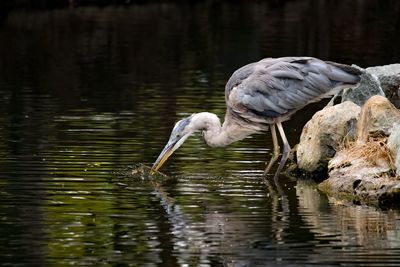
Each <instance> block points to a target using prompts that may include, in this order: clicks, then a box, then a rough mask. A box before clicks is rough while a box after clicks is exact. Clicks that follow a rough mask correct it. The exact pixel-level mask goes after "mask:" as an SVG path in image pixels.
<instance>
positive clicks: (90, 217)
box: [0, 0, 400, 267]
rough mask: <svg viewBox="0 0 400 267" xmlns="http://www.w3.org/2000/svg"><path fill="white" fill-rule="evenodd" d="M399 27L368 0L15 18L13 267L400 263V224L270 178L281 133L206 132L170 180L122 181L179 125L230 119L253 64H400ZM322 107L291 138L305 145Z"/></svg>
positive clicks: (9, 212)
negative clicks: (200, 118)
mask: <svg viewBox="0 0 400 267" xmlns="http://www.w3.org/2000/svg"><path fill="white" fill-rule="evenodd" d="M399 13H400V4H399V2H398V1H384V2H382V1H372V0H370V1H350V0H347V1H313V0H309V1H269V2H261V1H259V2H244V1H243V2H241V1H237V2H236V1H234V3H229V2H222V1H221V2H219V1H205V2H192V3H191V4H186V5H183V4H181V5H176V4H173V3H158V4H157V3H153V4H145V3H141V4H138V5H126V6H103V7H96V6H80V7H77V8H75V9H73V8H68V7H65V8H59V9H50V10H48V9H15V10H13V11H10V12H2V13H1V14H2V15H1V20H0V137H1V138H0V225H1V226H0V262H1V263H2V266H69V265H79V266H235V267H236V266H382V265H384V266H399V265H400V212H399V211H398V210H384V211H383V210H378V209H374V208H368V207H359V206H352V205H343V204H340V203H336V202H335V201H332V200H330V199H328V198H327V196H325V195H323V194H321V193H320V192H319V191H317V190H316V189H315V186H314V185H313V184H311V183H307V182H301V181H300V182H296V181H294V180H292V179H289V178H287V177H285V176H284V175H282V176H281V177H280V178H281V179H280V181H281V182H280V184H279V185H280V188H281V190H282V192H283V194H282V195H280V194H279V193H278V190H277V188H276V186H275V185H274V184H273V183H271V184H270V183H268V182H267V183H265V182H264V181H263V179H262V171H263V169H264V166H265V165H264V162H265V161H266V159H268V158H269V157H270V155H271V148H272V143H271V138H270V135H269V134H266V135H257V136H253V137H251V138H248V139H245V140H243V141H241V142H238V143H236V144H233V145H232V146H229V147H227V148H219V149H211V148H208V147H206V145H205V144H204V142H203V140H202V138H201V134H198V135H196V136H194V137H192V138H191V139H189V140H188V141H187V142H186V143H185V144H184V146H183V147H182V148H181V149H180V150H178V151H177V152H176V153H175V154H174V155H173V156H172V157H171V158H170V160H168V162H167V163H166V164H165V166H163V168H162V169H161V171H162V172H164V173H165V174H167V175H168V176H169V177H170V178H169V179H166V180H165V181H161V182H159V183H156V182H152V181H149V180H146V179H140V178H138V177H129V176H125V175H123V174H124V173H125V172H126V171H129V168H132V166H135V165H136V164H139V163H144V164H146V165H151V164H152V162H154V160H155V159H156V158H157V156H158V154H159V153H160V151H161V149H162V148H163V146H164V145H165V142H166V141H167V140H168V137H169V133H170V130H171V128H172V126H173V124H174V122H176V121H177V120H179V119H180V118H182V117H184V116H186V115H189V114H191V113H193V112H199V111H203V110H208V111H211V112H214V113H216V114H218V115H219V116H221V117H222V116H223V114H224V112H225V103H224V85H225V83H226V81H227V79H228V78H229V76H230V75H231V74H232V72H233V71H234V70H235V69H237V68H238V67H240V66H242V65H244V64H247V63H249V62H252V61H256V60H259V59H261V58H264V57H278V56H286V55H310V56H316V57H320V58H323V59H327V60H333V61H339V62H343V63H348V64H352V63H354V64H357V65H360V66H363V67H367V66H374V65H382V64H390V63H394V62H400V47H399V46H398V44H399V43H400V20H399V16H398V14H399ZM319 108H321V105H318V104H317V105H313V106H311V107H309V108H306V109H305V110H303V111H301V112H298V114H297V115H296V116H295V117H294V118H293V119H292V120H291V121H290V122H287V123H285V124H284V127H285V129H286V132H287V135H288V138H289V141H290V143H291V144H292V146H293V145H295V144H296V143H297V141H298V139H299V135H300V132H301V129H302V126H303V125H304V123H305V122H306V121H307V120H308V119H309V118H310V117H311V116H312V115H313V113H314V112H316V110H318V109H319ZM274 170H275V169H274ZM274 170H273V171H274Z"/></svg>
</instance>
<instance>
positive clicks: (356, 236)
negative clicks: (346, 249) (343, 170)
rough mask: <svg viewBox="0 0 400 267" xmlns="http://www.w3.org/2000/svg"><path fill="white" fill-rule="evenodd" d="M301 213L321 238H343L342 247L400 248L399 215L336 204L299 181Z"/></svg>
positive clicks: (394, 211) (341, 239) (368, 208)
mask: <svg viewBox="0 0 400 267" xmlns="http://www.w3.org/2000/svg"><path fill="white" fill-rule="evenodd" d="M296 193H297V196H298V198H299V209H300V210H301V213H302V215H303V218H304V220H305V221H307V223H308V224H310V225H311V229H312V231H313V232H314V233H316V234H318V235H319V237H320V238H323V237H332V236H340V238H339V239H338V240H337V242H339V243H342V244H343V245H352V246H354V245H358V246H363V247H365V248H377V249H384V248H398V247H399V246H400V231H399V230H400V214H399V212H398V211H396V210H388V211H380V210H376V209H373V208H370V207H360V206H353V205H345V204H343V203H337V202H336V201H335V200H333V199H329V200H328V199H327V198H326V197H325V196H323V195H321V193H319V191H318V190H317V189H316V187H315V186H313V185H312V184H308V183H307V182H304V181H299V182H298V184H297V188H296Z"/></svg>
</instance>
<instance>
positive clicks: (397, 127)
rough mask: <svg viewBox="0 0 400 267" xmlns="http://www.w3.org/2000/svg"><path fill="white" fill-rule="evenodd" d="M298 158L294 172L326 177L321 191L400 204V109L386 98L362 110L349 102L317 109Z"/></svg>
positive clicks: (374, 203)
mask: <svg viewBox="0 0 400 267" xmlns="http://www.w3.org/2000/svg"><path fill="white" fill-rule="evenodd" d="M296 156H297V157H296V158H295V160H296V161H297V165H296V167H295V168H292V169H291V174H295V175H298V174H301V176H303V177H310V178H313V179H314V180H316V181H317V182H321V181H322V182H321V183H320V184H319V185H318V189H319V190H321V191H323V192H324V193H326V194H328V195H329V196H331V197H334V198H338V199H340V200H345V201H349V202H352V203H354V204H358V205H372V206H378V207H382V208H383V207H391V206H397V207H400V175H399V174H400V110H398V109H397V108H396V107H395V106H394V105H393V104H392V103H390V101H389V100H388V99H387V98H385V97H383V96H372V97H370V98H369V99H368V100H367V102H366V103H365V104H364V105H363V106H362V107H361V108H360V107H359V106H357V105H356V104H354V103H352V102H349V101H348V102H344V103H341V104H339V105H336V106H333V107H328V108H325V109H323V110H321V111H319V112H317V113H316V114H315V115H314V116H313V118H312V119H311V120H310V121H309V122H308V123H307V124H306V126H305V127H304V129H303V132H302V135H301V138H300V143H299V144H298V146H297V151H296ZM318 175H319V177H318ZM321 175H323V177H321ZM316 177H317V179H315V178H316Z"/></svg>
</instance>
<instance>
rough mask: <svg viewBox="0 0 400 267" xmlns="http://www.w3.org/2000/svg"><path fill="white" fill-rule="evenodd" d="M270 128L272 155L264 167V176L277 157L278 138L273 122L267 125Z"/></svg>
mask: <svg viewBox="0 0 400 267" xmlns="http://www.w3.org/2000/svg"><path fill="white" fill-rule="evenodd" d="M269 128H270V130H271V135H272V142H273V144H274V150H273V152H272V157H271V159H270V160H269V162H268V165H267V167H266V168H265V171H264V176H265V175H267V174H268V173H269V170H270V169H271V167H272V165H274V163H275V162H276V160H277V159H278V157H279V150H280V149H279V144H278V138H277V135H276V128H275V124H271V125H270V126H269Z"/></svg>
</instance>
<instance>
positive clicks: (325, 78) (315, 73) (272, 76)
mask: <svg viewBox="0 0 400 267" xmlns="http://www.w3.org/2000/svg"><path fill="white" fill-rule="evenodd" d="M271 60H273V59H271ZM250 70H251V71H250ZM250 70H249V69H247V70H246V72H245V74H246V75H242V76H240V75H238V76H237V77H241V78H242V79H236V80H240V82H237V84H236V86H234V87H233V88H232V89H231V90H230V91H229V94H228V95H227V104H228V106H230V107H231V108H233V109H234V110H235V111H236V112H239V113H247V112H249V111H250V112H252V113H254V114H256V115H258V116H265V117H269V118H277V117H279V116H283V115H285V114H287V113H290V112H291V111H295V110H298V109H300V108H302V107H304V106H305V105H307V104H309V103H311V102H315V101H318V100H320V99H321V98H323V97H327V96H329V95H332V94H334V93H336V91H335V90H334V89H336V88H341V87H342V86H343V85H344V84H354V83H357V82H358V81H359V77H358V76H357V75H355V74H352V73H347V72H345V71H343V70H342V69H340V68H339V67H337V66H335V65H330V64H328V63H326V62H324V61H321V60H318V59H314V58H281V59H280V60H279V59H275V62H272V64H271V62H268V61H266V60H264V61H260V62H257V63H255V64H253V65H252V66H251V68H250ZM237 74H240V73H237ZM233 76H235V74H234V75H233ZM227 89H228V88H227Z"/></svg>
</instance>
